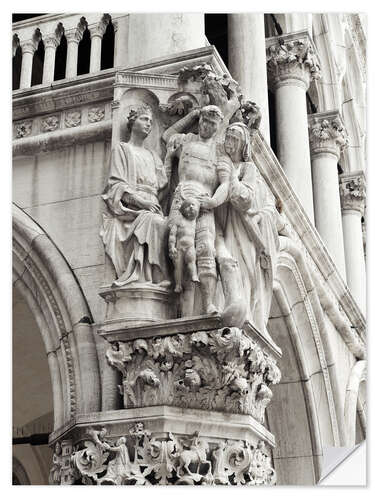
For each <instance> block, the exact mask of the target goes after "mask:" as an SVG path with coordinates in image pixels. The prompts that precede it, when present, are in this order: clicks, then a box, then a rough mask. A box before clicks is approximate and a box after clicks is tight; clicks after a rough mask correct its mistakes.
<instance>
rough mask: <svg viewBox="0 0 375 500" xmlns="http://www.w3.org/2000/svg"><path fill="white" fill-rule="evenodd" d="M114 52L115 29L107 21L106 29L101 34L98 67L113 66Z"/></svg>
mask: <svg viewBox="0 0 375 500" xmlns="http://www.w3.org/2000/svg"><path fill="white" fill-rule="evenodd" d="M114 52H115V30H114V28H113V24H112V22H111V21H109V24H108V26H107V29H106V30H105V33H104V35H103V40H102V52H101V56H100V69H108V68H113V57H114Z"/></svg>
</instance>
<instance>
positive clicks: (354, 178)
mask: <svg viewBox="0 0 375 500" xmlns="http://www.w3.org/2000/svg"><path fill="white" fill-rule="evenodd" d="M340 197H341V209H342V210H356V211H358V212H360V213H361V214H362V215H363V214H364V211H365V202H366V182H365V177H364V174H363V172H358V173H356V174H343V175H341V178H340Z"/></svg>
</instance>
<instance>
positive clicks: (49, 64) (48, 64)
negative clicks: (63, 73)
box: [42, 45, 56, 83]
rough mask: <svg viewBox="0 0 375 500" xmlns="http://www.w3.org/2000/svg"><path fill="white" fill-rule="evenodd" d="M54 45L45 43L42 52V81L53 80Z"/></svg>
mask: <svg viewBox="0 0 375 500" xmlns="http://www.w3.org/2000/svg"><path fill="white" fill-rule="evenodd" d="M55 57H56V46H53V45H46V48H45V52H44V65H43V81H42V83H51V82H53V77H54V75H55Z"/></svg>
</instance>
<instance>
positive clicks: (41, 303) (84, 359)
mask: <svg viewBox="0 0 375 500" xmlns="http://www.w3.org/2000/svg"><path fill="white" fill-rule="evenodd" d="M13 276H14V282H13V286H14V287H15V288H16V289H17V291H18V292H19V293H20V294H21V295H22V296H23V297H24V299H25V300H26V302H27V304H28V306H29V308H30V310H31V311H32V313H33V315H34V317H35V320H36V322H37V324H38V327H39V330H40V332H41V335H42V339H43V343H44V347H45V352H46V356H47V359H48V364H49V370H50V377H51V383H52V390H53V408H54V429H55V430H56V429H58V428H59V427H61V426H62V425H64V424H66V423H67V422H68V421H69V420H70V419H72V418H74V417H75V415H76V414H78V413H86V412H90V411H99V409H100V405H101V401H100V375H99V368H98V366H99V365H98V358H97V351H96V346H95V342H94V338H93V331H92V326H91V325H92V322H93V321H92V315H91V312H90V309H89V307H88V304H87V302H86V299H85V297H84V295H83V293H82V290H81V288H80V286H79V284H78V282H77V280H76V278H75V276H74V274H73V272H72V270H71V269H70V267H69V265H68V263H67V262H66V260H65V259H64V257H63V255H62V254H61V252H60V251H59V250H58V248H57V247H56V245H55V244H54V243H53V241H52V240H51V239H50V238H49V236H48V235H47V234H46V233H45V232H44V231H43V229H42V228H41V227H40V226H39V225H38V224H37V223H36V222H35V221H34V220H33V219H32V218H31V217H30V216H29V215H27V214H26V213H25V212H24V211H23V210H21V209H20V208H19V207H17V205H15V204H13Z"/></svg>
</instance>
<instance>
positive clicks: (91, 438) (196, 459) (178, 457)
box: [50, 422, 276, 486]
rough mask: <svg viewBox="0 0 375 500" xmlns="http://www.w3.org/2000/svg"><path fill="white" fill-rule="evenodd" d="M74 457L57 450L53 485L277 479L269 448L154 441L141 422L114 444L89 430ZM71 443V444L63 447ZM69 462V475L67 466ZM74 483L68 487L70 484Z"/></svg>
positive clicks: (193, 439)
mask: <svg viewBox="0 0 375 500" xmlns="http://www.w3.org/2000/svg"><path fill="white" fill-rule="evenodd" d="M86 436H87V439H85V440H83V441H81V442H79V443H77V445H75V446H74V449H71V454H70V456H67V455H66V453H65V454H64V457H63V453H62V451H61V450H62V446H60V444H59V443H57V444H56V449H55V454H54V459H53V466H52V469H51V473H50V483H51V484H91V485H173V484H175V485H182V484H185V485H200V484H206V485H216V484H218V485H225V484H226V485H249V486H252V485H273V484H275V482H276V473H275V471H274V469H273V467H272V464H271V456H270V450H269V449H268V447H267V446H266V444H265V442H264V441H262V440H259V441H258V442H257V444H255V443H254V444H250V443H249V442H248V441H233V440H220V441H218V442H208V440H207V439H206V438H203V437H201V436H200V435H199V432H194V433H193V434H192V435H182V436H175V435H174V434H172V433H171V432H169V433H168V435H167V437H165V438H161V437H157V436H153V435H152V434H151V433H150V432H149V431H148V430H147V429H145V428H144V425H143V423H142V422H137V423H136V424H135V425H134V426H133V427H132V428H130V429H129V432H128V434H127V435H126V436H121V437H117V438H115V439H113V438H110V437H108V436H107V430H106V429H105V428H102V429H101V430H100V431H98V430H94V429H92V428H91V429H88V431H87V434H86ZM65 443H67V441H65ZM64 462H65V464H66V465H65V470H64V466H63V463H64ZM69 481H70V483H69Z"/></svg>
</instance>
